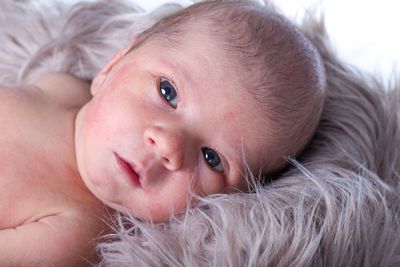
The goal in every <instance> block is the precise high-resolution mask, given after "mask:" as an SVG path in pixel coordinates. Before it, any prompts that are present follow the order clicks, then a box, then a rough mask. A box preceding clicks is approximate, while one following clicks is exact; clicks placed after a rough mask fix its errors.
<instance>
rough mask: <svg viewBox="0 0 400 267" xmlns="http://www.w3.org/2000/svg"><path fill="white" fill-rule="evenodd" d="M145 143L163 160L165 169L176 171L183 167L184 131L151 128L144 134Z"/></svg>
mask: <svg viewBox="0 0 400 267" xmlns="http://www.w3.org/2000/svg"><path fill="white" fill-rule="evenodd" d="M144 141H145V143H146V144H147V145H148V146H149V147H150V149H151V150H153V152H154V153H155V154H156V155H157V156H158V157H160V158H161V160H162V163H163V165H164V167H165V168H167V169H168V170H171V171H174V170H178V169H180V168H181V167H182V163H183V154H184V152H183V134H182V131H180V130H177V129H174V130H170V129H164V128H161V127H155V126H151V127H148V128H146V130H145V132H144Z"/></svg>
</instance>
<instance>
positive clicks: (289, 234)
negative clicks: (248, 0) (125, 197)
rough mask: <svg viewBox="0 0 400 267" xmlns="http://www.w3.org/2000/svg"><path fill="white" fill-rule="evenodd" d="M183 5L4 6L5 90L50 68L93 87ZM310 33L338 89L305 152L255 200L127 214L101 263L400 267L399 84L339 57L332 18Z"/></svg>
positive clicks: (309, 25) (226, 199)
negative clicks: (116, 57) (116, 58)
mask: <svg viewBox="0 0 400 267" xmlns="http://www.w3.org/2000/svg"><path fill="white" fill-rule="evenodd" d="M179 8H181V7H180V6H179V5H174V4H171V5H166V6H163V7H161V8H159V9H157V10H155V11H153V12H151V13H144V12H143V11H142V10H141V9H140V8H139V7H137V6H135V5H133V4H129V3H128V2H123V1H118V0H108V1H106V0H104V1H96V2H94V3H93V2H91V3H81V4H77V5H74V6H72V8H70V7H68V6H65V5H62V4H54V2H53V3H52V4H51V6H50V5H44V4H40V1H39V2H38V1H33V0H31V1H29V0H25V1H13V0H4V1H1V3H0V25H1V27H0V43H1V47H2V49H1V50H0V82H1V83H3V84H9V85H12V84H18V83H25V82H29V81H30V80H31V79H32V78H34V77H35V76H37V75H38V74H40V73H42V72H46V71H64V72H70V73H73V74H75V75H76V76H78V77H81V78H82V79H86V80H91V79H92V78H93V77H94V75H95V74H96V73H97V72H98V71H99V70H100V68H101V67H102V66H103V65H104V64H105V63H106V61H107V60H108V59H109V58H110V57H111V56H112V55H113V54H114V53H115V52H116V51H117V50H118V49H119V48H122V47H123V46H124V45H125V44H127V43H128V42H129V39H130V36H132V34H134V33H137V32H140V31H142V30H144V29H145V28H147V27H149V26H150V25H151V24H152V23H154V22H155V21H157V20H158V19H159V18H160V17H163V16H165V15H167V14H169V13H171V12H174V11H175V10H177V9H179ZM268 8H273V7H272V5H270V4H268ZM300 27H301V29H302V30H303V32H304V33H305V34H306V35H307V36H308V37H309V38H310V39H311V40H312V41H313V42H314V43H315V45H316V46H317V48H318V49H319V51H320V53H321V55H322V57H323V60H324V63H325V67H326V71H327V82H328V88H327V93H328V96H327V99H326V103H325V107H324V111H323V115H322V119H321V123H320V126H319V129H318V131H317V133H316V135H315V137H314V139H313V140H312V142H311V144H310V145H309V147H308V148H307V149H306V151H304V153H302V154H301V155H300V156H299V157H298V158H296V159H289V160H290V162H291V167H290V168H288V169H287V170H286V171H285V172H284V173H282V175H281V176H280V177H279V178H278V179H276V180H274V181H273V182H271V183H269V184H266V185H264V186H262V185H258V184H253V187H254V190H253V193H251V194H232V195H214V196H209V197H207V198H204V199H201V200H200V201H199V202H198V203H197V205H196V206H195V207H194V208H192V209H189V210H188V211H187V212H186V214H184V215H182V216H178V217H176V218H174V219H173V220H172V221H171V222H168V223H163V224H157V225H148V224H145V223H142V222H140V221H138V220H136V219H134V218H131V217H128V216H123V215H119V214H118V215H116V217H115V225H114V226H113V227H114V229H115V231H114V233H113V234H111V235H108V236H105V237H103V238H102V239H101V240H99V242H100V243H99V245H98V251H99V254H100V256H101V261H100V262H99V263H97V265H98V266H115V267H117V266H118V267H123V266H400V221H399V220H400V183H399V182H400V178H399V173H400V150H399V147H400V128H399V126H400V112H399V107H400V81H399V79H398V78H399V77H393V82H392V84H391V85H390V84H388V83H384V82H383V81H381V80H379V79H377V78H376V77H372V76H370V75H368V74H365V73H361V72H360V71H359V70H357V69H356V68H354V67H351V66H349V65H348V64H346V63H345V62H343V61H342V60H340V59H339V58H338V57H337V56H336V55H335V53H334V52H333V49H332V47H331V44H330V42H329V38H328V36H327V34H326V32H325V29H324V25H323V22H322V20H321V19H316V18H315V17H312V16H308V17H306V18H305V19H304V21H303V23H302V24H301V25H300ZM396 78H397V80H396Z"/></svg>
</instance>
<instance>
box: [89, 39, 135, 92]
mask: <svg viewBox="0 0 400 267" xmlns="http://www.w3.org/2000/svg"><path fill="white" fill-rule="evenodd" d="M138 39H139V36H138V35H135V36H134V37H133V38H132V41H131V42H130V43H129V45H128V46H126V47H125V48H123V49H121V50H119V51H118V52H117V53H116V54H115V55H114V57H113V58H112V59H111V60H110V61H109V62H108V63H107V64H106V65H105V66H104V68H103V69H102V70H101V71H100V73H99V74H97V75H96V77H94V79H93V82H92V85H91V87H90V93H91V94H92V95H95V94H96V92H97V90H98V88H99V87H100V86H101V85H102V84H103V82H104V81H105V79H106V78H107V75H108V74H109V73H110V71H111V70H112V69H113V67H114V66H115V65H116V64H117V63H118V62H119V61H120V60H121V59H122V58H123V57H124V56H125V55H126V54H127V53H128V52H129V51H130V50H131V48H132V47H133V46H134V45H135V43H136V42H137V40H138Z"/></svg>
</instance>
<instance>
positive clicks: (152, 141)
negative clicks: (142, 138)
mask: <svg viewBox="0 0 400 267" xmlns="http://www.w3.org/2000/svg"><path fill="white" fill-rule="evenodd" d="M148 140H149V143H150V145H154V144H155V143H156V142H155V141H154V139H153V138H151V137H149V138H148Z"/></svg>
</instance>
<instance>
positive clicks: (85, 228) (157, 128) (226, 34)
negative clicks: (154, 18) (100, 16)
mask: <svg viewBox="0 0 400 267" xmlns="http://www.w3.org/2000/svg"><path fill="white" fill-rule="evenodd" d="M324 88H325V80H324V70H323V66H322V63H321V60H320V57H319V55H318V52H317V51H316V49H315V48H314V46H313V45H312V44H311V43H310V42H309V41H308V40H307V39H306V38H305V37H304V36H303V35H302V34H301V33H300V32H299V31H298V30H297V29H296V28H295V26H293V25H292V24H291V23H290V22H288V21H287V20H286V19H285V18H283V17H282V16H280V15H277V14H276V13H274V12H272V11H269V10H266V8H265V7H262V6H260V5H258V4H256V3H254V2H247V1H207V2H201V3H198V4H195V5H192V6H190V7H188V8H186V9H184V10H182V11H180V12H178V13H176V14H173V15H172V16H170V17H167V18H165V19H163V20H161V21H160V22H158V23H157V24H155V25H154V26H153V27H151V28H150V29H149V30H147V31H145V32H143V33H141V34H139V35H138V36H135V37H134V38H133V41H132V42H131V43H130V44H129V46H128V47H126V48H125V49H123V50H122V51H120V52H118V53H117V54H116V55H115V56H114V58H113V59H112V60H111V61H110V62H109V63H108V64H107V65H106V66H105V67H104V68H103V70H102V71H101V72H100V73H99V74H98V75H97V76H96V77H95V79H94V80H93V82H92V83H91V84H90V85H89V84H87V83H85V82H84V81H81V80H79V79H78V78H76V77H74V76H71V75H69V74H65V73H48V74H45V75H42V76H40V77H38V78H37V79H36V80H35V81H34V82H33V83H32V84H29V85H26V86H23V87H21V88H6V87H2V88H1V90H0V99H1V102H0V103H1V104H0V118H1V119H0V121H1V125H2V135H1V139H0V144H1V147H2V150H1V152H0V159H1V161H0V162H1V163H0V170H1V172H0V173H1V174H0V203H1V204H0V265H1V266H43V265H44V266H86V265H89V262H93V261H95V260H96V259H95V257H94V255H95V245H96V243H95V241H96V240H95V238H96V237H98V236H100V235H102V234H104V233H106V229H107V223H108V222H107V218H108V217H110V215H111V214H112V210H117V211H121V212H124V213H130V214H132V215H133V216H135V217H137V218H139V219H142V220H146V221H151V222H162V221H166V220H168V219H169V218H170V216H171V215H173V214H179V213H182V212H184V211H185V210H186V208H187V207H190V205H191V204H192V202H193V198H192V197H191V196H193V195H199V196H207V195H211V194H217V193H231V192H236V191H246V190H247V188H248V187H247V182H246V174H247V173H248V172H250V173H253V174H254V176H255V177H266V176H267V175H271V174H274V173H277V172H278V171H280V170H282V169H283V168H284V167H285V165H286V161H285V159H284V158H285V156H296V155H298V154H299V153H300V152H301V151H302V150H303V148H304V147H305V146H306V144H307V143H308V142H309V140H310V139H311V137H312V136H313V134H314V131H315V129H316V127H317V124H318V121H319V118H320V114H321V109H322V105H323V100H324V91H325V90H324ZM259 179H261V178H259ZM104 204H106V206H107V207H106V206H104ZM108 207H110V208H111V209H109V208H108Z"/></svg>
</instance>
